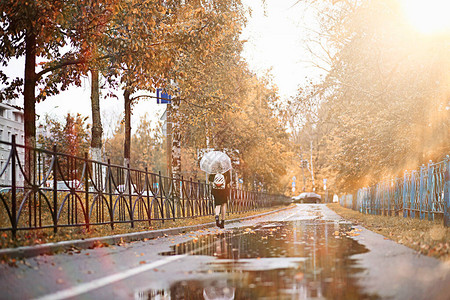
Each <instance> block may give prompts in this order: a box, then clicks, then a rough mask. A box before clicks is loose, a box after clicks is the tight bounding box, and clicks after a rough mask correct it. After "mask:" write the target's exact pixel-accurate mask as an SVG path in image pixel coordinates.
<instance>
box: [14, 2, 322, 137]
mask: <svg viewBox="0 0 450 300" xmlns="http://www.w3.org/2000/svg"><path fill="white" fill-rule="evenodd" d="M243 2H244V5H246V6H247V7H248V8H250V9H251V11H252V13H251V16H249V17H248V23H247V26H246V28H245V29H244V31H243V34H242V39H243V40H247V42H246V44H245V47H244V53H243V57H244V58H245V60H247V61H248V63H249V67H250V69H251V70H252V71H254V72H256V73H257V74H265V73H266V72H267V70H270V73H271V74H272V76H273V81H274V83H275V84H276V85H277V86H278V87H279V93H280V95H281V96H282V98H287V97H291V96H294V95H295V92H296V89H297V86H298V84H299V83H301V81H302V80H304V78H305V76H311V74H314V72H316V71H315V70H314V69H313V68H311V67H310V64H309V63H307V62H305V61H307V60H308V59H307V54H306V52H305V51H304V47H303V44H302V43H303V38H304V36H305V32H306V29H305V24H311V23H312V22H313V20H312V19H311V18H308V17H307V15H306V13H305V12H304V9H303V7H302V6H301V4H297V5H294V4H296V3H297V2H298V0H265V1H262V0H243ZM8 74H9V75H11V76H12V75H14V76H21V77H22V76H23V61H12V62H11V63H10V66H8ZM117 94H120V92H118V93H117ZM18 104H21V102H20V101H19V102H18ZM100 105H101V115H102V123H103V126H104V127H105V130H106V131H108V130H113V127H114V126H115V124H111V123H115V121H117V120H118V119H119V118H120V113H121V112H122V111H123V98H120V99H111V98H108V99H102V100H101V104H100ZM164 110H165V105H161V104H156V100H150V101H148V100H144V101H140V102H138V103H137V104H136V106H135V107H134V108H133V117H132V127H133V128H136V127H137V126H136V124H137V123H138V121H139V119H140V117H141V116H143V115H144V114H148V117H149V118H151V119H152V120H155V121H157V120H159V118H160V116H161V115H162V114H163V112H164ZM36 113H37V115H38V116H42V118H40V117H39V118H40V119H41V120H42V119H43V116H44V115H45V114H49V115H50V116H52V117H55V118H59V119H60V120H62V119H63V117H64V116H66V115H67V113H71V114H76V113H80V114H81V115H83V116H88V117H90V116H91V109H90V79H89V78H85V79H83V80H82V86H81V87H73V88H70V89H69V90H68V91H64V92H62V93H60V94H59V95H57V96H53V97H49V98H47V99H46V100H45V101H43V102H41V103H38V104H37V105H36ZM39 118H38V122H39ZM108 126H109V127H111V128H108Z"/></svg>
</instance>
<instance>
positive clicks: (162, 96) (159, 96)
mask: <svg viewBox="0 0 450 300" xmlns="http://www.w3.org/2000/svg"><path fill="white" fill-rule="evenodd" d="M171 99H172V96H170V95H169V94H167V93H163V91H162V90H161V89H156V103H158V104H170V100H171Z"/></svg>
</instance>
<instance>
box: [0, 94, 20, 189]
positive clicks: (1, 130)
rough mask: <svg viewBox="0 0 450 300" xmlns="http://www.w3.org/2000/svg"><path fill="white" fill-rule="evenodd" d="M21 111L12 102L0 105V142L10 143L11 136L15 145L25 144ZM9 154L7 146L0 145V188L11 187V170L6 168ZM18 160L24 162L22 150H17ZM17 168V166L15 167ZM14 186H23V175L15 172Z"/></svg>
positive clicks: (9, 150)
mask: <svg viewBox="0 0 450 300" xmlns="http://www.w3.org/2000/svg"><path fill="white" fill-rule="evenodd" d="M23 125H24V115H23V110H22V109H21V108H19V107H18V106H16V102H15V101H14V100H10V101H6V102H2V103H0V141H3V142H9V143H10V142H11V141H12V136H15V137H16V143H17V144H20V145H23V144H24V143H25V132H24V126H23ZM10 152H11V146H10V145H9V144H4V143H0V186H1V187H5V186H10V185H11V168H10V167H7V162H8V158H9V155H10ZM18 154H19V155H18V157H19V160H20V161H22V163H23V161H24V149H23V148H18ZM17 166H18V165H17ZM17 175H18V178H17V182H16V184H17V185H18V186H21V185H23V175H22V173H21V172H17Z"/></svg>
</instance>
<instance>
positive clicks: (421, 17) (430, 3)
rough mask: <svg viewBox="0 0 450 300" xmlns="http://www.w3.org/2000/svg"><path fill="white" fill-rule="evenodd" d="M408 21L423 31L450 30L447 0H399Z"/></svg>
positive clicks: (437, 31)
mask: <svg viewBox="0 0 450 300" xmlns="http://www.w3.org/2000/svg"><path fill="white" fill-rule="evenodd" d="M401 1H402V6H403V8H404V10H405V12H406V15H407V17H408V19H409V20H410V22H411V23H412V24H413V26H415V27H416V28H417V29H418V30H419V31H421V32H423V33H440V32H449V31H450V1H449V0H401Z"/></svg>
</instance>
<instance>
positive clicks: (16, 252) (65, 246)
mask: <svg viewBox="0 0 450 300" xmlns="http://www.w3.org/2000/svg"><path fill="white" fill-rule="evenodd" d="M289 208H291V206H287V207H284V208H280V209H277V210H274V211H270V212H266V213H262V214H259V215H253V216H248V217H244V218H237V219H231V220H226V221H225V223H235V222H241V221H244V220H250V219H254V218H259V217H262V216H266V215H269V214H273V213H277V212H280V211H283V210H286V209H289ZM215 226H216V223H215V222H210V223H203V224H198V225H192V226H183V227H175V228H168V229H158V230H152V231H142V232H133V233H125V234H118V235H111V236H104V237H96V238H88V239H81V240H70V241H63V242H57V243H47V244H42V245H36V246H23V247H17V248H7V249H0V258H6V259H8V258H30V257H34V256H38V255H44V254H47V255H51V254H54V253H55V252H60V251H65V250H69V249H71V248H78V249H89V248H94V247H95V246H97V245H98V244H99V243H101V244H109V245H114V244H118V243H121V242H132V241H138V240H143V239H154V238H157V237H163V236H166V235H175V234H180V233H186V232H189V231H194V230H199V229H204V228H210V227H215Z"/></svg>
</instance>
